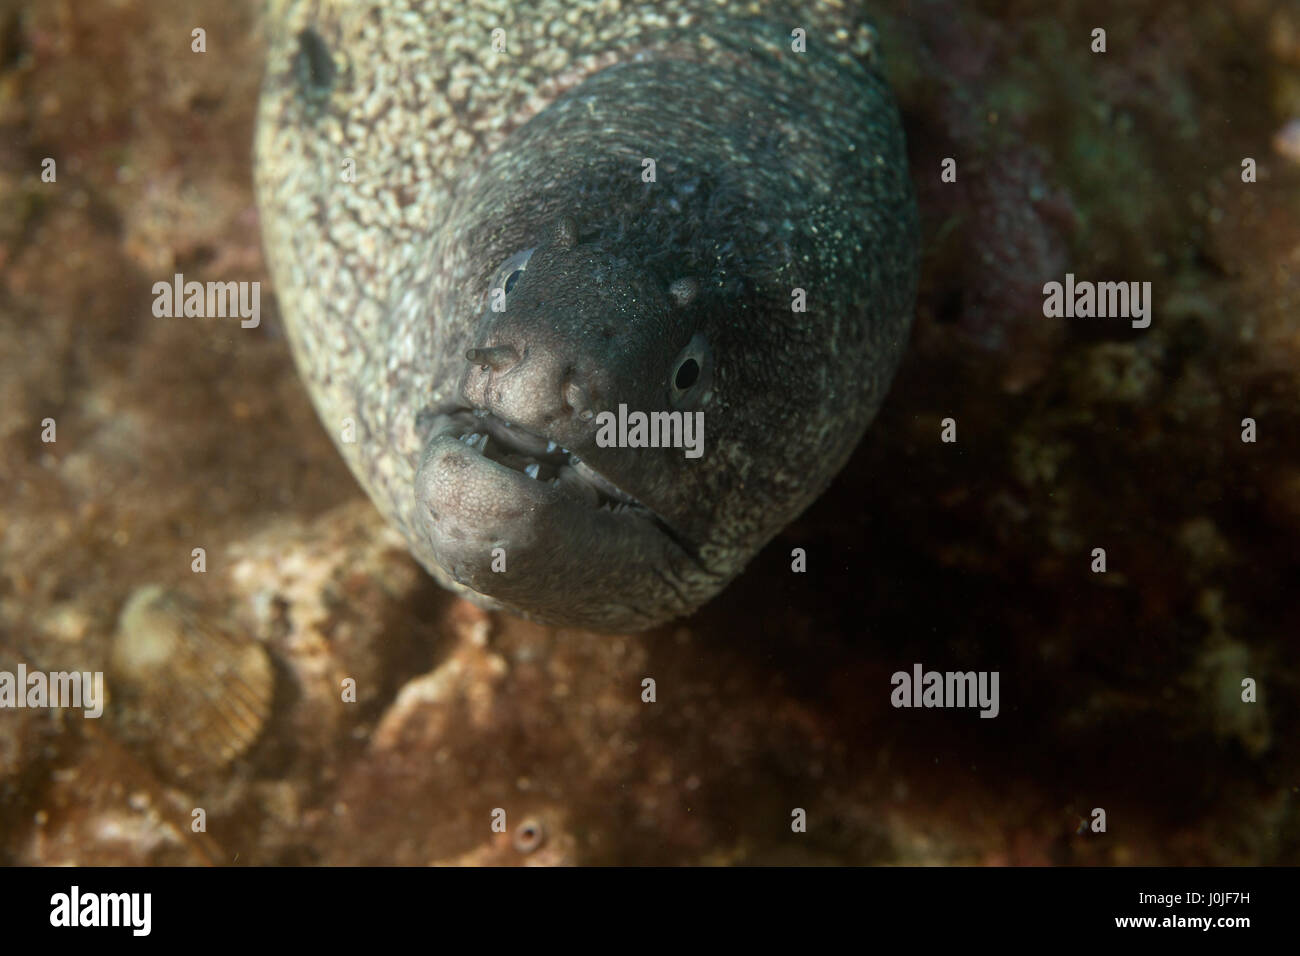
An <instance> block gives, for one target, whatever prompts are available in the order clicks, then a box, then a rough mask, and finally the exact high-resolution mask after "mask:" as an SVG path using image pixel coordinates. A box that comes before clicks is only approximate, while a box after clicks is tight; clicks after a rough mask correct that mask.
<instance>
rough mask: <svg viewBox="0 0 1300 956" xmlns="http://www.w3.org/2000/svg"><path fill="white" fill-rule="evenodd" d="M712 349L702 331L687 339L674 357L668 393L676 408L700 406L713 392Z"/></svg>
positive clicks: (669, 376)
mask: <svg viewBox="0 0 1300 956" xmlns="http://www.w3.org/2000/svg"><path fill="white" fill-rule="evenodd" d="M712 384H713V351H712V349H710V348H709V343H708V340H707V339H705V338H704V336H703V335H702V334H700V333H698V332H697V333H696V334H695V336H694V337H693V338H692V339H691V340H690V341H689V342H687V343H686V348H684V349H682V350H681V352H679V353H678V354H677V357H676V358H675V359H673V364H672V367H671V368H670V369H669V374H668V393H669V398H670V399H671V400H672V403H673V406H674V407H675V408H684V409H693V408H698V407H699V406H701V405H703V404H704V403H705V402H706V401H708V399H709V396H710V395H711V394H712V392H711V391H710V388H711V386H712Z"/></svg>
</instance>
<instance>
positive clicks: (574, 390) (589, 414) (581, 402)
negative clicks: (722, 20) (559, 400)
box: [564, 381, 596, 422]
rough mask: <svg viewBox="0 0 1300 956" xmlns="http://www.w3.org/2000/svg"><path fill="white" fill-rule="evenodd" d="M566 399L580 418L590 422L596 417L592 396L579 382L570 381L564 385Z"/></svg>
mask: <svg viewBox="0 0 1300 956" xmlns="http://www.w3.org/2000/svg"><path fill="white" fill-rule="evenodd" d="M564 400H565V401H566V402H568V404H569V407H570V408H572V409H573V410H574V411H575V412H577V414H578V418H579V419H581V420H582V421H584V422H589V421H591V420H592V418H594V417H595V415H596V413H595V412H594V411H593V410H592V408H591V398H590V397H589V396H588V395H587V391H586V389H584V388H583V387H582V386H581V385H579V384H578V383H577V382H573V381H570V382H568V383H567V384H566V385H565V386H564Z"/></svg>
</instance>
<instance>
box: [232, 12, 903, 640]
mask: <svg viewBox="0 0 1300 956" xmlns="http://www.w3.org/2000/svg"><path fill="white" fill-rule="evenodd" d="M268 24H269V27H268V37H269V41H270V43H269V61H268V68H267V78H266V83H265V89H264V94H263V100H262V104H261V110H260V115H259V122H258V130H257V145H256V176H257V189H258V198H259V203H260V206H261V210H262V229H263V236H264V243H265V247H266V250H267V254H268V257H269V259H270V265H271V270H272V274H273V277H274V279H275V284H276V291H277V295H278V297H279V302H280V306H281V310H282V313H283V315H284V318H285V323H286V327H287V328H288V330H289V335H290V339H291V342H292V345H293V348H294V353H295V356H296V359H297V362H298V365H299V368H300V370H301V372H302V375H303V377H304V378H305V379H306V381H307V382H308V384H309V386H310V389H311V392H312V395H313V399H314V401H315V403H316V406H317V409H318V411H319V413H320V416H321V419H322V421H323V422H324V423H325V425H326V427H327V428H328V430H329V431H330V432H331V434H333V435H334V436H335V438H336V441H338V442H339V447H340V449H341V451H342V452H343V454H344V455H345V457H346V458H347V460H348V463H349V465H350V466H351V468H352V470H353V472H354V473H355V474H356V475H357V476H358V478H359V479H360V481H361V482H362V484H363V485H364V486H365V487H366V489H367V491H368V492H369V493H370V495H371V496H372V498H373V499H374V500H375V502H376V503H377V504H378V506H379V507H380V508H381V509H382V510H383V512H384V514H385V515H386V516H387V517H388V518H389V519H390V520H391V521H393V522H394V523H395V524H396V525H397V526H398V527H399V528H400V529H401V530H402V531H403V533H404V534H405V536H406V538H407V540H408V541H409V542H410V546H411V549H412V552H413V553H414V554H415V555H416V557H417V558H418V559H419V560H420V561H421V563H423V564H424V565H425V567H427V568H428V569H429V571H430V572H431V573H432V574H433V575H434V576H435V577H436V578H437V579H438V580H439V581H440V582H441V583H442V584H444V585H446V586H447V587H451V588H453V589H455V590H458V591H460V592H462V593H464V594H466V595H467V596H469V597H471V598H472V599H475V600H477V601H479V603H482V604H484V605H485V606H489V607H507V608H509V609H511V610H514V611H516V612H517V613H522V614H525V615H528V616H531V617H534V618H537V619H540V620H543V621H548V622H552V623H557V624H571V625H580V626H587V627H599V628H605V629H639V628H644V627H648V626H652V625H654V624H656V623H660V622H662V621H664V620H667V619H670V618H672V617H674V616H677V615H680V614H683V613H686V612H689V611H690V610H692V609H694V608H695V607H697V606H699V605H700V604H701V603H703V602H704V601H705V600H707V599H708V598H709V597H711V596H712V595H713V594H715V593H716V592H717V591H718V590H719V589H720V588H721V587H723V586H724V585H725V584H726V583H727V581H729V580H730V579H731V578H733V577H734V576H735V575H736V574H737V573H739V571H740V570H741V568H742V567H743V566H744V564H745V562H746V561H747V560H749V559H750V558H751V557H752V556H753V555H754V553H755V552H756V551H757V550H758V549H759V548H761V547H762V546H763V544H765V543H766V542H767V541H768V540H770V539H771V537H772V536H773V535H774V534H776V533H777V532H778V531H779V530H780V529H781V528H782V527H783V526H784V525H785V524H786V523H788V522H789V521H790V520H791V519H793V518H794V517H795V516H796V515H797V514H798V513H799V512H800V511H801V510H803V509H804V508H805V507H807V505H808V504H809V503H811V501H812V500H813V499H814V498H816V496H817V495H818V494H819V493H820V492H821V491H822V490H823V489H824V487H825V486H826V484H827V483H828V482H829V481H830V479H831V478H832V477H833V476H834V474H835V473H836V472H837V471H838V470H839V469H840V468H841V467H842V466H843V464H844V462H845V461H846V460H847V458H848V455H849V454H850V452H851V451H852V449H853V447H854V445H855V444H856V443H857V441H858V439H859V438H860V437H861V435H862V432H863V431H864V429H865V428H866V426H867V424H868V423H869V421H870V419H871V417H872V416H873V415H874V414H875V412H876V410H877V408H878V407H879V404H880V402H881V401H882V399H883V397H884V393H885V391H886V390H887V388H888V385H889V382H890V379H891V377H892V375H893V372H894V370H895V368H896V366H897V363H898V360H899V357H900V355H901V352H902V350H903V347H904V345H905V342H906V338H907V331H908V327H909V324H910V321H911V315H912V310H913V304H914V295H915V287H916V273H917V259H918V253H917V246H918V238H917V225H916V212H915V206H914V201H913V198H912V190H911V185H910V183H909V182H908V179H907V172H906V170H907V164H906V157H905V155H904V147H903V139H902V133H901V131H900V129H899V124H898V118H897V114H896V110H895V107H894V105H893V102H892V99H891V97H890V96H889V93H888V91H887V89H886V87H885V85H884V82H883V81H882V80H881V79H880V78H879V77H878V76H877V74H876V73H875V72H874V69H873V67H872V65H871V54H870V42H871V33H870V30H869V28H868V27H867V26H866V24H865V23H864V22H863V21H862V20H861V19H860V18H859V16H858V15H857V14H855V13H851V12H850V11H849V10H847V9H845V8H844V7H843V6H842V5H809V6H807V7H799V8H797V9H786V8H785V6H784V5H782V4H773V3H766V2H765V3H761V4H719V3H717V2H691V0H686V2H683V0H671V2H668V3H663V4H659V5H656V6H653V7H649V6H647V7H637V6H632V5H628V4H621V3H619V2H610V0H604V2H590V0H586V2H574V3H564V4H549V3H537V4H517V3H507V2H504V0H466V2H418V0H411V2H407V3H384V4H370V3H356V2H353V3H335V2H329V0H315V2H312V0H301V2H294V0H287V2H276V0H272V2H271V3H270V4H269V9H268ZM495 28H501V29H502V30H503V31H504V34H503V35H502V36H503V38H504V43H505V51H504V52H494V49H493V37H492V31H493V30H494V29H495ZM795 28H801V29H803V30H805V31H806V33H807V37H808V41H807V43H808V49H807V52H806V53H794V52H792V51H791V40H790V32H791V30H793V29H795ZM308 29H310V31H311V33H310V34H309V35H304V33H303V31H304V30H308ZM646 157H649V158H652V159H654V160H655V162H656V181H655V182H654V183H652V184H647V183H645V182H643V181H642V168H643V167H642V160H643V159H644V158H646ZM349 160H351V161H353V162H354V163H355V178H354V181H348V179H349V177H348V176H346V175H344V172H345V163H346V161H349ZM529 249H535V250H536V251H535V252H534V253H533V254H532V258H531V259H530V260H529V261H528V263H527V268H526V269H525V270H524V271H523V272H522V273H520V274H519V275H517V276H516V277H515V280H513V281H512V289H511V291H510V293H509V294H508V295H507V296H506V299H505V304H506V308H505V311H504V312H493V311H492V310H491V309H489V307H488V303H489V294H490V290H492V289H494V288H501V286H502V283H503V281H504V279H505V275H504V274H503V265H505V264H508V263H510V262H513V261H515V260H516V259H517V257H518V255H519V254H520V253H522V252H524V251H525V250H529ZM512 257H514V258H512ZM507 271H509V270H507ZM796 288H799V289H803V290H805V291H806V295H807V311H806V312H795V311H792V309H791V301H792V298H791V296H792V290H794V289H796ZM693 343H694V344H693ZM699 343H704V345H703V348H704V350H705V351H704V352H703V353H701V361H702V363H703V364H705V365H706V366H707V369H706V371H707V375H706V376H702V380H701V383H700V385H699V386H698V387H696V388H694V389H692V390H689V391H688V392H686V393H681V394H678V393H675V392H673V390H672V383H673V381H674V379H673V375H674V370H675V368H676V367H677V366H676V363H678V362H679V361H680V360H681V358H682V356H683V354H684V351H683V350H686V349H688V348H694V347H695V345H698V344H699ZM498 347H505V349H504V351H505V352H508V353H509V354H510V355H512V356H513V358H512V359H510V360H509V361H502V362H498V363H496V364H495V365H493V366H491V367H490V366H489V365H488V364H486V363H484V362H482V361H476V362H475V363H470V362H468V361H467V360H466V357H465V353H466V350H467V349H471V348H479V349H482V348H498ZM493 354H495V353H493ZM575 386H576V387H577V390H576V391H575V390H574V389H575ZM619 403H625V404H627V405H628V406H629V408H631V409H634V410H637V409H639V410H644V411H658V410H668V409H672V408H683V409H688V410H689V409H699V410H701V411H703V413H704V420H705V454H704V456H703V457H702V458H699V459H694V460H690V459H687V458H685V456H684V455H683V454H682V452H681V450H679V449H627V448H598V447H596V445H595V443H594V432H595V424H594V422H593V421H591V419H590V416H589V414H588V415H587V416H583V415H581V414H580V413H581V412H582V411H584V409H585V411H587V412H588V413H590V412H591V411H593V410H594V411H602V410H606V409H609V410H613V409H615V408H616V407H617V406H618V404H619ZM470 406H474V407H477V408H480V409H490V411H491V413H492V416H494V417H495V418H496V419H497V420H504V421H508V422H510V423H511V424H512V425H514V426H516V427H517V428H518V429H520V430H526V431H527V432H529V433H532V434H533V435H536V436H542V437H543V438H547V439H553V440H554V441H556V442H557V443H558V444H560V445H562V446H564V447H565V448H567V449H569V450H571V451H572V452H574V453H575V454H577V455H580V456H581V458H582V461H583V462H585V463H586V465H587V466H589V467H590V468H592V469H594V470H595V471H596V472H598V473H599V474H600V475H601V476H603V477H604V478H605V479H606V480H607V481H608V482H610V483H611V484H613V485H615V486H617V488H618V489H619V490H620V491H622V492H623V493H625V494H627V495H630V496H631V497H634V498H635V499H636V500H637V501H638V502H639V503H640V506H641V507H634V508H632V509H628V510H626V511H622V510H611V509H610V508H608V507H598V506H595V505H594V504H593V501H594V493H593V492H591V490H590V488H586V489H585V493H584V486H582V483H581V482H577V483H576V485H575V487H576V488H577V490H576V491H575V490H574V488H570V487H568V485H567V484H566V482H565V481H560V482H558V483H557V484H556V485H551V484H549V483H547V482H545V481H536V480H533V479H531V478H529V477H526V476H525V475H523V474H522V473H520V472H519V471H514V470H511V469H509V468H505V467H502V466H499V465H496V464H494V463H493V462H491V461H488V460H486V459H485V458H484V457H483V456H481V455H480V454H478V453H477V452H476V451H475V450H473V449H472V448H470V447H469V446H468V445H467V444H465V443H464V442H461V441H457V440H456V439H457V436H458V435H460V434H461V433H462V432H465V431H468V430H469V428H468V427H467V426H466V425H465V423H466V422H467V421H468V422H472V421H473V419H472V418H471V417H470V416H469V413H468V412H466V411H458V409H466V408H468V407H470ZM350 428H351V429H354V433H353V434H352V436H351V437H353V439H354V440H352V441H348V440H347V438H346V437H344V436H346V435H348V429H350ZM588 498H591V499H592V500H587V499H588ZM494 547H500V548H502V549H504V554H505V555H506V557H507V570H506V572H505V573H498V572H497V571H494V570H493V569H492V567H491V562H492V553H491V552H492V549H493V548H494Z"/></svg>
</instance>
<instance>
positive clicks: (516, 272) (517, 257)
mask: <svg viewBox="0 0 1300 956" xmlns="http://www.w3.org/2000/svg"><path fill="white" fill-rule="evenodd" d="M534 248H536V247H534ZM532 257H533V250H532V249H524V250H523V251H521V252H516V253H515V254H514V255H513V256H511V257H510V258H509V259H507V260H506V261H505V262H503V263H501V266H500V268H498V269H497V271H496V274H495V275H494V276H493V277H492V286H491V289H490V292H491V293H492V294H493V295H495V294H496V290H497V289H501V290H502V291H503V292H505V294H506V295H509V294H510V293H511V291H512V290H513V289H514V287H515V286H516V285H518V284H519V280H520V279H522V278H523V276H524V273H525V272H527V271H528V260H529V259H531V258H532Z"/></svg>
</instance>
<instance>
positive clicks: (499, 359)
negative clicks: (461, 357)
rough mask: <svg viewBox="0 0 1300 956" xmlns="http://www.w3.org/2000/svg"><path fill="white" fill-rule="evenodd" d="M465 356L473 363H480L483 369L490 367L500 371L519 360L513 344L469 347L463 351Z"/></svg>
mask: <svg viewBox="0 0 1300 956" xmlns="http://www.w3.org/2000/svg"><path fill="white" fill-rule="evenodd" d="M465 358H466V359H467V360H469V361H470V362H473V363H474V364H475V365H481V366H482V367H483V368H484V370H486V369H489V368H490V369H492V371H494V372H501V371H504V370H505V369H508V368H510V367H511V366H512V365H514V364H515V363H516V362H518V361H519V353H518V352H517V351H516V350H515V347H514V346H513V345H493V346H491V347H489V348H482V349H470V350H469V351H468V352H466V353H465Z"/></svg>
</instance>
